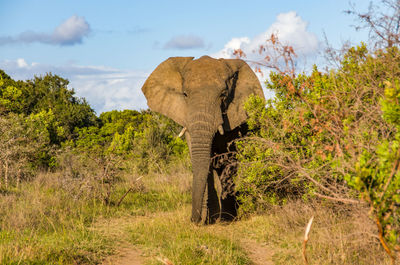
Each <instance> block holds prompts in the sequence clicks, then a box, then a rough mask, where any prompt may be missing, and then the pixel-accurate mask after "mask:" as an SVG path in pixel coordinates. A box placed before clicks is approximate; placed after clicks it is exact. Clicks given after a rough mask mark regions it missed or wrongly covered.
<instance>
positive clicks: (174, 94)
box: [142, 56, 264, 223]
mask: <svg viewBox="0 0 400 265" xmlns="http://www.w3.org/2000/svg"><path fill="white" fill-rule="evenodd" d="M142 91H143V93H144V95H145V96H146V98H147V103H148V106H149V107H150V109H152V110H153V111H156V112H159V113H161V114H164V115H166V116H168V117H170V118H171V119H173V120H174V121H175V122H177V123H179V124H180V125H182V126H183V127H186V128H187V131H186V133H185V136H186V140H187V142H188V145H189V148H190V153H191V160H192V168H193V189H192V221H193V222H196V223H200V222H210V221H213V220H215V216H216V215H218V214H219V213H220V212H221V211H227V212H229V211H231V212H230V213H228V214H235V213H236V209H234V208H235V205H234V204H235V200H234V198H231V197H229V196H228V197H227V198H225V200H223V201H222V204H223V205H220V204H219V201H218V198H217V197H216V196H217V192H216V188H215V187H218V185H215V184H217V183H214V177H213V174H214V173H217V174H218V169H213V168H212V167H211V166H210V163H211V159H210V158H211V155H214V154H218V153H221V152H223V151H224V150H226V144H227V142H228V140H230V139H234V138H235V137H238V135H239V134H240V131H242V132H243V133H245V131H246V128H245V125H244V126H243V123H244V122H245V121H246V119H247V114H246V112H245V111H244V109H243V105H244V102H245V101H246V99H247V97H248V96H249V95H250V94H254V95H258V96H260V97H264V94H263V92H262V88H261V85H260V82H259V81H258V79H257V77H256V75H255V74H254V72H253V71H252V70H251V68H250V67H249V66H248V65H247V64H246V63H245V62H244V61H243V60H240V59H213V58H211V57H208V56H203V57H201V58H199V59H197V60H193V57H171V58H169V59H167V60H165V61H164V62H163V63H161V64H160V65H159V66H158V67H157V68H156V69H155V70H154V71H153V73H152V74H151V75H150V76H149V78H148V79H147V80H146V82H145V84H144V85H143V87H142ZM241 125H242V126H241ZM213 172H214V173H213ZM221 206H222V209H221Z"/></svg>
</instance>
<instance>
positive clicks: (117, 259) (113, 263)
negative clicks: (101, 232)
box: [102, 246, 146, 265]
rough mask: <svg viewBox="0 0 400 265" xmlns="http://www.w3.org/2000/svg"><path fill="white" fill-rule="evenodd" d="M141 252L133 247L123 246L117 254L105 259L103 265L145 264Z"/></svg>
mask: <svg viewBox="0 0 400 265" xmlns="http://www.w3.org/2000/svg"><path fill="white" fill-rule="evenodd" d="M145 260H146V259H145V258H144V257H143V256H142V251H140V250H139V249H138V248H135V247H133V246H125V247H123V248H120V249H119V250H118V253H117V254H115V255H113V256H110V257H108V258H106V259H105V260H104V261H103V263H102V264H103V265H142V264H144V262H145Z"/></svg>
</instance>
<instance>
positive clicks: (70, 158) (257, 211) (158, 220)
mask: <svg viewBox="0 0 400 265" xmlns="http://www.w3.org/2000/svg"><path fill="white" fill-rule="evenodd" d="M382 2H383V4H385V5H386V7H388V10H392V11H393V12H394V13H393V14H386V15H385V16H381V17H380V14H379V13H374V11H375V10H376V9H374V7H373V6H372V7H371V9H370V10H369V11H368V12H367V13H358V12H356V11H354V10H351V11H349V13H351V14H353V15H356V16H357V17H358V18H359V19H360V21H361V25H363V26H366V27H367V28H368V29H370V30H371V31H370V33H371V35H370V41H371V43H369V44H368V45H367V44H364V43H361V44H359V45H356V46H349V47H346V48H345V49H343V50H342V51H341V52H338V53H337V52H336V51H334V50H332V49H330V50H328V51H327V52H326V55H327V57H329V58H330V59H333V62H334V63H335V64H333V65H332V66H331V67H326V68H324V69H321V68H320V67H318V66H314V67H313V69H312V70H311V71H309V72H299V71H297V69H296V68H295V61H296V53H295V51H294V50H293V49H292V48H291V47H290V46H287V45H284V44H282V43H281V42H280V41H279V39H278V38H277V37H276V35H272V36H271V37H270V38H269V39H268V40H267V43H266V45H264V46H262V47H260V51H259V52H260V53H265V60H264V61H260V62H256V63H257V67H261V66H266V67H270V68H272V69H273V71H272V72H271V74H270V76H269V77H268V78H266V82H265V84H266V87H267V88H268V89H270V90H272V91H274V94H275V97H274V98H272V99H268V100H267V101H264V100H262V99H260V98H257V97H250V98H249V100H248V101H247V103H246V106H245V108H246V110H247V112H248V113H249V120H248V125H249V127H250V129H251V133H250V134H249V135H248V136H246V137H244V138H242V139H240V140H238V141H237V153H236V158H237V162H238V173H237V175H236V176H235V177H234V180H235V188H236V191H237V195H238V198H239V201H240V204H241V205H240V208H239V210H240V215H239V216H238V220H237V221H235V222H233V223H217V224H215V225H209V226H196V225H194V224H192V223H191V222H190V220H189V218H190V201H191V196H190V194H191V171H190V167H191V165H190V159H189V151H188V148H187V145H186V143H185V141H184V140H182V139H181V138H179V137H177V135H178V133H179V132H180V130H181V129H182V128H180V126H178V125H177V124H175V123H174V122H173V121H172V120H170V119H167V118H165V117H164V116H161V115H159V114H157V113H153V112H151V111H148V110H144V111H133V110H124V111H110V112H105V113H101V114H100V115H99V116H97V115H96V113H95V112H94V110H93V109H92V108H91V107H90V105H89V104H88V103H87V102H86V101H85V99H81V98H78V97H77V96H76V95H75V93H74V91H73V90H72V89H70V88H68V80H66V79H64V78H62V77H59V76H57V75H53V74H46V75H45V76H40V77H35V78H33V79H32V80H26V81H15V80H13V79H12V78H11V77H10V76H8V75H7V74H6V73H5V72H4V71H0V264H101V263H102V262H103V261H104V260H105V259H106V257H108V256H111V255H113V254H115V253H118V252H119V251H120V250H121V249H123V248H126V247H127V246H128V247H132V246H135V247H137V248H139V249H140V250H141V253H142V255H143V256H144V260H145V262H147V263H148V264H252V263H255V264H302V263H303V262H304V263H307V264H390V263H392V264H395V262H399V260H400V257H399V253H400V172H399V168H400V104H399V100H400V50H399V44H400V41H399V37H398V36H399V32H398V27H396V25H397V24H396V23H393V21H395V19H398V13H399V10H400V3H399V2H398V1H382ZM396 12H397V13H396ZM236 55H237V56H239V57H242V58H244V59H246V58H245V56H246V55H245V54H244V53H243V52H242V51H240V50H238V51H236ZM259 69H260V68H256V71H258V70H259ZM312 216H313V217H314V222H313V224H312V227H311V231H310V233H309V236H310V239H309V240H308V241H304V229H305V226H306V224H307V222H308V220H309V219H310V217H312ZM305 254H306V255H307V259H306V260H304V261H303V260H302V259H303V258H305ZM115 263H116V264H118V263H117V261H115Z"/></svg>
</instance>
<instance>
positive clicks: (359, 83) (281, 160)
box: [236, 44, 400, 250]
mask: <svg viewBox="0 0 400 265" xmlns="http://www.w3.org/2000/svg"><path fill="white" fill-rule="evenodd" d="M399 79H400V51H399V49H398V48H388V49H385V50H377V51H374V52H369V51H368V50H367V48H366V46H365V45H364V44H362V45H360V46H358V47H354V48H350V49H349V50H348V51H347V53H346V54H345V55H344V56H343V59H342V61H341V65H340V67H339V68H338V69H337V70H331V71H329V72H326V73H321V72H319V71H318V69H317V68H316V67H314V69H313V71H312V73H311V74H309V75H306V74H300V75H298V76H291V75H289V74H286V73H284V72H283V73H271V75H270V79H269V80H268V81H267V82H266V84H267V87H268V88H269V89H271V90H272V91H274V92H275V97H274V98H273V99H269V100H267V101H266V102H264V101H262V100H261V99H259V98H255V97H251V98H250V99H249V100H248V102H247V103H246V106H245V108H246V110H247V112H248V113H249V114H250V119H249V121H248V124H249V127H250V129H253V130H254V131H253V133H252V135H251V136H250V137H247V138H245V139H243V140H241V142H240V144H239V145H238V147H239V148H238V158H239V162H240V166H239V171H238V172H239V174H238V176H237V179H236V187H237V190H238V191H239V194H240V195H239V196H240V197H239V199H240V200H241V201H242V203H243V207H242V211H244V212H246V211H250V212H251V211H254V210H257V209H262V208H265V207H266V206H267V205H268V204H269V203H279V202H282V201H285V200H286V199H287V198H290V197H303V198H304V199H306V198H309V197H318V198H321V199H324V200H325V199H329V200H331V201H336V202H340V203H356V202H358V200H359V199H365V200H366V201H367V202H368V203H369V204H370V206H371V209H372V212H373V217H374V220H375V221H376V222H377V223H378V228H379V229H380V231H381V232H380V236H381V241H382V242H388V243H389V246H388V247H387V248H388V249H392V250H393V249H395V248H399V231H400V230H399V227H400V226H399V213H400V212H399V206H400V204H399V200H400V194H399V188H400V179H399V173H398V170H399V163H400V162H399V161H400V154H399V138H400V135H399V124H400V123H399V121H400V107H399V98H400V90H399V87H400V86H399Z"/></svg>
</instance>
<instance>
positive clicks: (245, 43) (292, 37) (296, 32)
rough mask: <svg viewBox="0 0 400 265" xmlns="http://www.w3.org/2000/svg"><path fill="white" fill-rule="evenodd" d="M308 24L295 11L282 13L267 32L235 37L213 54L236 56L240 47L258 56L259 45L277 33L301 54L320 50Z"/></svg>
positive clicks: (248, 53)
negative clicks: (250, 36)
mask: <svg viewBox="0 0 400 265" xmlns="http://www.w3.org/2000/svg"><path fill="white" fill-rule="evenodd" d="M307 24H308V23H307V22H306V21H304V20H303V19H302V18H301V17H300V16H298V15H297V14H296V12H294V11H290V12H287V13H281V14H279V15H278V16H277V18H276V21H275V22H274V23H273V24H272V25H271V26H270V27H269V28H268V29H267V30H266V31H265V32H263V33H261V34H259V35H257V36H256V37H254V38H253V39H250V38H249V37H241V38H233V39H232V40H230V41H229V42H228V43H227V44H226V45H225V47H224V48H223V49H222V50H220V51H219V52H217V53H215V54H213V55H212V56H213V57H216V58H235V56H234V55H233V51H234V50H235V49H239V48H240V49H241V50H243V51H244V52H245V53H246V54H247V56H252V54H254V55H255V56H256V55H257V54H258V53H257V51H258V48H259V46H260V45H263V44H264V45H265V43H266V40H267V39H269V38H270V36H271V34H276V35H277V36H278V38H279V40H280V41H281V42H282V43H283V44H285V45H291V46H293V48H294V50H295V52H296V53H297V54H299V55H305V56H307V55H311V54H314V53H315V52H316V51H317V50H318V46H319V42H318V38H317V36H316V35H315V34H314V33H311V32H309V31H307ZM260 59H262V58H260Z"/></svg>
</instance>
